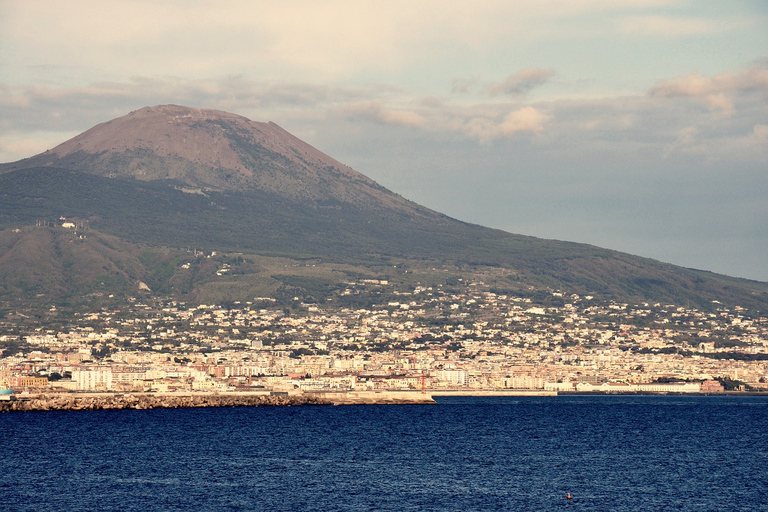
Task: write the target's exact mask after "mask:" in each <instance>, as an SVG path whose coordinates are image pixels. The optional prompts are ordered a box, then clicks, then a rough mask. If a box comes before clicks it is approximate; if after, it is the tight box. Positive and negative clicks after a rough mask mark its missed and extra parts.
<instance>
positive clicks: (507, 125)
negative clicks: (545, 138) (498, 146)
mask: <svg viewBox="0 0 768 512" xmlns="http://www.w3.org/2000/svg"><path fill="white" fill-rule="evenodd" d="M549 117H550V116H548V115H546V114H542V113H541V112H539V111H538V110H536V109H535V108H533V107H530V106H529V107H523V108H520V109H518V110H514V111H512V112H510V113H509V114H507V115H506V116H505V117H504V118H503V119H502V120H501V121H496V120H494V119H491V118H488V117H476V118H471V119H469V120H467V121H465V122H464V123H463V131H464V132H465V133H466V134H467V135H469V136H470V137H471V138H473V139H476V140H478V141H479V142H480V143H481V144H489V143H490V142H492V141H493V140H494V139H500V138H505V137H510V136H512V135H514V134H515V133H518V132H528V133H538V132H541V131H542V130H543V129H544V122H545V121H546V120H547V119H549Z"/></svg>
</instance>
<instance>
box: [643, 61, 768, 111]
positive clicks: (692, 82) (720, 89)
mask: <svg viewBox="0 0 768 512" xmlns="http://www.w3.org/2000/svg"><path fill="white" fill-rule="evenodd" d="M754 91H758V92H762V93H764V94H765V93H768V68H766V67H764V66H760V65H755V66H751V67H748V68H746V69H743V70H741V71H740V72H738V73H736V74H733V73H730V72H726V73H721V74H719V75H716V76H714V77H706V76H702V75H699V74H698V73H693V74H690V75H688V76H684V77H679V78H674V79H671V80H664V81H662V82H659V83H658V84H656V85H655V86H654V87H653V88H652V89H651V90H650V94H651V95H652V96H658V97H667V98H676V97H687V98H692V99H695V100H697V101H699V102H701V103H703V104H705V105H707V106H708V107H709V108H710V109H711V110H716V111H719V112H721V113H722V114H723V115H732V114H733V112H734V98H735V97H736V96H737V95H739V94H748V93H751V92H754Z"/></svg>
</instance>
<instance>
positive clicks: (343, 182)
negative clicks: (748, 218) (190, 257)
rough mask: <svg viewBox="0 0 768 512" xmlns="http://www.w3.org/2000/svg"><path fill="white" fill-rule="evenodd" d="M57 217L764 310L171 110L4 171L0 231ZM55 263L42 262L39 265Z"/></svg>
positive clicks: (218, 119)
mask: <svg viewBox="0 0 768 512" xmlns="http://www.w3.org/2000/svg"><path fill="white" fill-rule="evenodd" d="M60 217H66V218H77V219H81V220H83V221H88V223H89V225H90V226H91V228H92V229H95V230H98V231H102V232H104V233H109V234H110V235H113V236H117V237H120V238H122V239H124V240H125V241H126V242H127V243H129V244H134V245H135V244H138V245H142V244H151V245H152V246H155V247H159V246H167V247H175V248H188V247H189V248H194V247H196V248H205V249H208V250H218V251H234V252H244V253H250V254H264V255H272V256H285V257H291V258H319V259H322V260H324V261H331V262H336V263H353V264H356V265H365V264H369V265H374V266H377V265H378V266H381V265H385V264H387V262H388V261H390V260H393V261H394V260H411V261H415V262H422V264H424V265H435V266H439V265H441V264H450V265H455V266H458V267H463V268H470V267H473V266H489V267H497V268H503V269H506V271H507V273H508V279H509V283H510V286H511V287H513V288H515V287H516V288H520V289H523V288H525V287H527V286H535V287H549V288H552V289H563V290H565V291H568V292H574V293H580V294H593V295H603V296H606V297H615V298H621V299H629V298H633V299H641V300H653V301H665V302H677V303H686V302H687V303H695V304H701V305H705V304H708V303H711V302H712V301H714V300H718V301H720V302H728V303H733V304H740V305H743V306H750V307H756V308H758V309H765V307H766V303H767V302H768V299H767V297H768V295H767V294H766V293H767V292H768V285H766V284H765V283H757V282H752V281H746V280H739V279H731V278H724V277H723V276H716V275H714V274H710V273H705V272H699V271H693V270H689V269H684V268H680V267H676V266H674V265H669V264H665V263H661V262H658V261H654V260H649V259H645V258H639V257H635V256H631V255H628V254H623V253H619V252H616V251H610V250H605V249H600V248H597V247H593V246H589V245H584V244H576V243H567V242H558V241H551V240H542V239H538V238H534V237H526V236H520V235H512V234H509V233H505V232H503V231H499V230H493V229H489V228H484V227H481V226H475V225H471V224H467V223H463V222H460V221H457V220H455V219H451V218H449V217H447V216H445V215H442V214H439V213H437V212H433V211H431V210H429V209H427V208H424V207H421V206H419V205H416V204H415V203H412V202H410V201H407V200H405V199H403V198H402V197H400V196H398V195H397V194H394V193H392V192H390V191H388V190H386V189H384V188H383V187H380V186H379V185H377V184H376V183H375V182H373V181H372V180H370V179H369V178H367V177H365V176H363V175H361V174H359V173H357V172H356V171H353V170H352V169H349V168H348V167H345V166H343V165H342V164H339V163H338V162H336V161H335V160H333V159H332V158H330V157H327V156H326V155H323V154H322V153H321V152H319V151H317V150H316V149H314V148H312V147H311V146H309V145H307V144H306V143H303V142H301V141H299V140H298V139H296V138H295V137H293V136H292V135H290V134H288V133H287V132H285V131H284V130H282V129H280V128H279V127H277V126H276V125H273V124H264V123H255V122H253V121H249V120H247V119H245V118H242V117H240V116H234V115H232V114H226V113H222V112H218V111H210V110H199V109H187V108H185V107H178V106H161V107H152V108H146V109H141V110H139V111H136V112H134V113H131V114H128V115H127V116H124V117H122V118H118V119H116V120H113V121H110V122H108V123H104V124H102V125H99V126H96V127H94V128H92V129H91V130H88V131H87V132H84V133H83V134H81V135H79V136H77V137H75V138H74V139H71V140H70V141H67V142H65V143H63V144H61V145H59V146H57V147H56V148H54V149H52V150H50V151H47V152H45V153H42V154H40V155H37V156H35V157H32V158H29V159H26V160H22V161H19V162H15V163H11V164H4V165H2V166H0V228H18V227H21V226H30V225H34V224H35V223H36V222H37V221H39V220H49V221H53V220H56V219H59V218H60ZM59 224H60V223H59ZM11 259H12V258H10V257H9V259H8V261H10V260H11ZM53 260H55V255H54V254H50V257H49V258H48V261H49V263H46V264H47V265H49V266H50V265H54V266H55V265H56V263H54V262H53ZM430 262H431V263H430ZM8 264H10V263H8ZM46 264H43V263H42V262H41V264H40V265H41V266H40V268H41V269H44V268H45V265H46ZM0 265H3V263H2V260H0ZM50 270H51V269H50V268H49V269H48V271H50ZM43 273H44V272H43ZM125 273H126V275H132V274H131V272H130V271H128V270H126V272H125Z"/></svg>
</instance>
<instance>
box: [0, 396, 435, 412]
mask: <svg viewBox="0 0 768 512" xmlns="http://www.w3.org/2000/svg"><path fill="white" fill-rule="evenodd" d="M434 403H435V401H434V400H433V399H432V397H431V396H430V395H428V394H422V393H415V392H408V391H402V392H398V391H380V392H375V391H347V392H317V393H315V392H303V393H287V392H286V393H269V392H234V393H206V392H195V393H61V394H53V393H50V394H44V393H42V394H36V395H18V396H17V397H16V399H15V400H10V401H3V402H0V413H2V412H32V411H96V410H123V409H138V410H141V409H179V408H203V407H265V406H267V407H286V406H298V405H381V404H387V405H399V404H434Z"/></svg>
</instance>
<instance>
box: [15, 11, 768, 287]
mask: <svg viewBox="0 0 768 512" xmlns="http://www.w3.org/2000/svg"><path fill="white" fill-rule="evenodd" d="M163 103H176V104H182V105H188V106H194V107H203V108H216V109H222V110H226V111H229V112H234V113H237V114H241V115H244V116H246V117H249V118H251V119H253V120H257V121H274V122H276V123H277V124H279V125H281V126H283V127H284V128H286V129H288V130H289V131H291V132H293V133H294V134H296V135H297V136H299V137H301V138H303V139H304V140H306V141H308V142H309V143H311V144H313V145H315V146H316V147H318V148H319V149H321V150H322V151H324V152H326V153H328V154H329V155H331V156H333V157H334V158H336V159H338V160H340V161H342V162H344V163H345V164H348V165H350V166H352V167H353V168H355V169H357V170H358V171H360V172H362V173H364V174H366V175H368V176H370V177H372V178H373V179H375V180H377V181H378V182H380V183H381V184H383V185H385V186H386V187H388V188H390V189H392V190H394V191H396V192H398V193H400V194H402V195H403V196H405V197H407V198H409V199H412V200H414V201H416V202H419V203H421V204H424V205H426V206H428V207H431V208H433V209H435V210H439V211H441V212H444V213H446V214H448V215H451V216H453V217H455V218H458V219H461V220H465V221H468V222H473V223H477V224H483V225H486V226H491V227H496V228H500V229H504V230H507V231H510V232H514V233H523V234H528V235H534V236H539V237H543V238H555V239H561V240H572V241H577V242H585V243H590V244H594V245H598V246H601V247H606V248H611V249H617V250H621V251H626V252H630V253H633V254H638V255H642V256H647V257H651V258H655V259H659V260H662V261H667V262H671V263H675V264H679V265H683V266H687V267H694V268H700V269H705V270H711V271H715V272H720V273H725V274H730V275H735V276H740V277H747V278H752V279H759V280H765V281H768V257H766V254H768V199H766V198H768V2H765V1H764V0H728V1H721V0H717V1H708V0H696V1H693V0H691V1H689V0H537V1H522V0H521V1H515V0H506V1H482V0H479V1H472V2H469V1H467V2H459V1H453V2H446V1H431V0H422V1H419V2H412V1H399V0H389V1H359V0H356V1H348V0H336V1H291V0H284V1H281V2H262V1H234V0H231V1H230V0H219V1H216V2H209V1H166V2H162V1H160V2H158V1H141V0H98V1H79V0H74V1H69V2H66V3H64V2H49V1H36V0H27V1H24V2H20V1H8V0H0V161H14V160H17V159H20V158H23V157H26V156H31V155H33V154H36V153H38V152H41V151H44V150H45V149H48V148H50V147H53V146H55V145H56V144H58V143H60V142H63V141H64V140H66V139H68V138H70V137H72V136H74V135H76V134H78V133H80V132H82V131H85V130H86V129H88V128H90V127H91V126H93V125H95V124H97V123H100V122H103V121H106V120H109V119H112V118H114V117H117V116H121V115H124V114H126V113H128V112H130V111H131V110H136V109H138V108H141V107H143V106H147V105H157V104H163Z"/></svg>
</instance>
